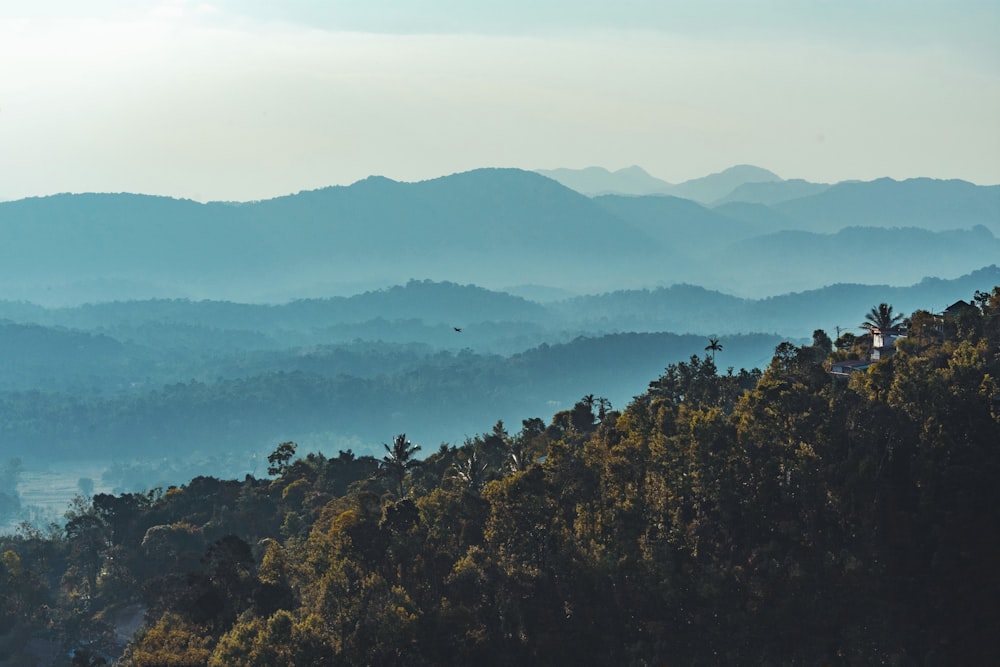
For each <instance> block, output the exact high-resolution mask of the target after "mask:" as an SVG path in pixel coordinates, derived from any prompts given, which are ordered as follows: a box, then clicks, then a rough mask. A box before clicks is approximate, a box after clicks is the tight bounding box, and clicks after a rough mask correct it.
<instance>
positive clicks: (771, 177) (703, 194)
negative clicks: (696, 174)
mask: <svg viewBox="0 0 1000 667" xmlns="http://www.w3.org/2000/svg"><path fill="white" fill-rule="evenodd" d="M780 181H781V177H780V176H778V175H777V174H775V173H774V172H772V171H768V170H767V169H762V168H761V167H755V166H753V165H749V164H741V165H737V166H735V167H730V168H729V169H725V170H723V171H720V172H718V173H715V174H709V175H708V176H703V177H701V178H695V179H691V180H690V181H684V182H683V183H678V184H677V185H675V186H674V187H672V188H671V189H670V194H672V195H674V196H675V197H684V198H685V199H692V200H694V201H696V202H699V203H702V204H711V203H713V202H716V201H719V200H720V199H722V198H723V197H725V196H726V195H728V194H729V193H731V192H733V190H736V189H737V188H739V187H741V186H743V185H745V184H747V183H770V182H780Z"/></svg>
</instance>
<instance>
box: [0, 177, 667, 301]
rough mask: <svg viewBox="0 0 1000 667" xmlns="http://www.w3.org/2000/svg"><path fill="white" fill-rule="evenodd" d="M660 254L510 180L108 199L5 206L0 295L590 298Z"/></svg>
mask: <svg viewBox="0 0 1000 667" xmlns="http://www.w3.org/2000/svg"><path fill="white" fill-rule="evenodd" d="M658 250H659V249H658V248H657V246H656V244H655V242H653V240H652V239H650V238H649V237H648V236H646V235H644V234H643V233H641V232H639V231H638V230H636V229H635V228H632V227H630V226H629V224H628V223H626V222H624V221H622V220H620V219H618V218H615V217H614V216H611V215H609V214H608V213H607V212H606V211H605V210H604V209H603V208H602V207H600V206H598V205H596V204H595V203H594V202H593V201H591V200H590V199H589V198H587V197H584V196H583V195H580V194H579V193H577V192H574V191H573V190H570V189H569V188H566V187H564V186H562V185H560V184H558V183H556V182H555V181H552V180H551V179H548V178H545V177H543V176H541V175H538V174H534V173H532V172H526V171H520V170H513V169H506V170H504V169H486V170H477V171H473V172H467V173H463V174H455V175H453V176H447V177H443V178H439V179H434V180H431V181H423V182H420V183H398V182H395V181H391V180H389V179H385V178H369V179H365V180H364V181H360V182H358V183H355V184H354V185H352V186H349V187H333V188H326V189H323V190H315V191H310V192H302V193H299V194H297V195H292V196H288V197H281V198H277V199H272V200H267V201H262V202H252V203H247V204H240V205H232V204H221V203H213V204H198V203H196V202H191V201H182V200H174V199H169V198H164V197H147V196H139V195H113V194H93V195H57V196H53V197H43V198H32V199H25V200H20V201H16V202H7V203H3V204H0V289H2V290H3V293H5V294H7V295H8V296H9V297H13V298H27V299H29V300H35V301H44V300H45V298H46V297H48V298H55V299H60V298H61V299H64V300H65V301H64V302H73V301H74V300H75V301H82V300H107V299H109V298H117V297H116V293H115V291H113V290H109V291H107V292H102V291H101V289H100V288H101V287H102V286H106V285H113V284H122V283H126V284H128V283H130V281H132V282H134V284H137V285H152V286H153V288H152V289H151V291H153V293H155V294H162V293H164V291H166V292H167V293H170V294H172V295H174V296H187V297H195V298H202V297H213V298H231V299H239V300H262V299H267V298H270V299H275V298H280V297H281V296H282V295H285V298H287V297H288V296H289V295H293V294H296V293H301V290H307V289H309V286H311V285H316V284H327V285H329V284H336V283H338V282H344V283H358V282H364V281H366V280H376V279H377V280H380V281H388V282H389V283H390V284H391V283H393V282H395V283H399V282H404V281H406V280H407V279H409V278H411V277H413V276H427V277H431V278H435V279H444V280H451V279H453V280H461V281H467V282H473V281H474V282H477V283H479V284H511V283H512V282H514V281H518V282H532V283H537V284H542V285H551V286H554V287H565V288H578V287H580V286H583V285H587V286H588V288H598V287H599V286H600V285H602V284H603V283H604V282H605V280H606V276H607V275H609V273H610V271H609V269H610V267H612V266H614V267H615V269H614V271H613V274H614V275H616V276H618V275H622V271H621V267H633V268H631V269H630V270H629V273H631V274H632V275H631V277H630V279H631V280H636V279H641V276H642V274H643V273H644V268H645V269H648V268H649V267H650V266H652V265H653V258H654V257H657V256H658ZM604 267H609V268H608V269H605V268H604ZM383 284H384V282H383ZM131 296H133V297H134V296H136V295H135V294H131Z"/></svg>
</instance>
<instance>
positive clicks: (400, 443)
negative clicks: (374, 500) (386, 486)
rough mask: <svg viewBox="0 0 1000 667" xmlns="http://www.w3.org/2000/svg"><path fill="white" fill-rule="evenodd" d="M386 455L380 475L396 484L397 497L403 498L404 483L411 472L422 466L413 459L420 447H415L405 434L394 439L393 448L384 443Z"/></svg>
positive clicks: (383, 458) (380, 467) (380, 465)
mask: <svg viewBox="0 0 1000 667" xmlns="http://www.w3.org/2000/svg"><path fill="white" fill-rule="evenodd" d="M382 446H383V447H385V451H386V455H385V456H383V457H382V462H381V463H380V464H379V474H380V475H381V476H383V477H388V478H389V479H391V480H393V481H394V482H395V486H394V489H393V490H394V491H396V497H397V498H402V497H403V481H404V480H405V479H406V476H407V475H408V474H409V473H410V471H411V470H413V469H414V468H416V467H418V466H419V465H420V461H419V460H417V459H415V458H413V456H414V454H416V453H417V452H419V451H420V445H414V444H413V443H411V442H410V441H409V440H407V439H406V434H405V433H400V434H399V435H397V436H396V437H395V438H393V439H392V446H391V447H390V446H389V445H387V444H385V443H383V444H382Z"/></svg>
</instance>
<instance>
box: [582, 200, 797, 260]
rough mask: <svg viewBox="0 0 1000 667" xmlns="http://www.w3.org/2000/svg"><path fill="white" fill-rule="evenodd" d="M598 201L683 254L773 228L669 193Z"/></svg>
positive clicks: (707, 249) (699, 252)
mask: <svg viewBox="0 0 1000 667" xmlns="http://www.w3.org/2000/svg"><path fill="white" fill-rule="evenodd" d="M594 201H595V202H596V203H597V204H598V205H600V206H601V207H603V208H604V209H605V210H606V211H608V212H609V213H611V214H613V215H615V216H616V217H618V218H620V219H622V220H626V221H628V222H629V224H630V225H632V226H633V227H636V228H637V229H639V230H641V231H642V232H643V233H644V234H647V235H648V236H650V237H651V238H653V239H655V240H656V241H657V242H659V243H660V244H661V245H663V246H664V247H665V248H670V249H671V250H673V251H674V252H675V254H680V255H681V256H682V257H684V256H694V258H697V257H700V256H702V255H704V254H708V253H709V252H710V250H711V247H712V246H713V245H714V244H715V243H716V239H726V240H727V241H735V240H738V239H746V238H750V237H753V236H757V235H759V234H763V233H767V232H769V231H771V230H772V227H770V226H768V225H762V224H757V223H755V222H753V221H750V220H740V219H736V218H733V217H729V216H726V215H720V214H719V213H717V212H715V211H712V210H711V209H708V208H705V207H704V206H702V205H701V204H698V203H696V202H693V201H691V200H690V199H682V198H680V197H673V196H669V195H647V196H644V197H625V196H621V195H605V196H602V197H595V198H594ZM775 216H776V217H780V214H775Z"/></svg>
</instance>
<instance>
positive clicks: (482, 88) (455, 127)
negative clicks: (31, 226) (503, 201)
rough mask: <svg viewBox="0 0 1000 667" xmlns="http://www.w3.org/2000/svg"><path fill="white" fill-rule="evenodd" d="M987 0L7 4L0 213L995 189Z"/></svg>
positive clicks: (2, 13) (997, 47)
mask: <svg viewBox="0 0 1000 667" xmlns="http://www.w3.org/2000/svg"><path fill="white" fill-rule="evenodd" d="M998 35H1000V3H998V2H996V1H995V0H964V1H959V0H932V1H924V0H908V1H904V0H865V1H861V0H840V1H838V2H836V3H833V2H813V1H804V0H755V1H752V2H751V1H750V0H744V1H737V0H728V1H725V0H703V1H700V2H693V1H692V0H685V1H683V2H679V1H675V0H617V1H616V2H613V3H612V2H596V1H595V0H575V1H574V2H568V1H559V0H505V1H504V2H502V3H501V2H491V3H486V2H469V1H468V0H366V1H365V2H358V1H357V0H349V1H343V0H325V1H324V0H315V1H307V0H283V1H282V2H280V3H278V2H273V1H265V0H214V1H213V0H208V1H206V2H198V1H194V0H192V1H186V0H170V1H165V0H88V2H79V0H67V1H55V0H32V1H31V2H28V1H27V0H22V1H16V0H2V1H0V200H12V199H19V198H23V197H28V196H42V195H49V194H55V193H59V192H138V193H145V194H157V195H167V196H172V197H183V198H190V199H194V200H198V201H210V200H230V201H248V200H256V199H266V198H270V197H275V196H280V195H285V194H290V193H295V192H299V191H302V190H311V189H315V188H321V187H326V186H330V185H347V184H350V183H353V182H355V181H357V180H360V179H363V178H365V177H367V176H370V175H382V176H387V177H389V178H392V179H395V180H400V181H418V180H424V179H429V178H436V177H439V176H443V175H447V174H451V173H455V172H461V171H467V170H470V169H476V168H480V167H518V168H523V169H554V168H559V167H568V168H583V167H587V166H602V167H606V168H608V169H612V170H614V169H620V168H623V167H628V166H631V165H638V166H641V167H642V168H644V169H645V170H646V171H648V172H649V173H651V174H652V175H654V176H656V177H659V178H662V179H664V180H667V181H669V182H672V183H677V182H681V181H684V180H687V179H690V178H696V177H700V176H704V175H706V174H709V173H714V172H718V171H721V170H723V169H725V168H727V167H730V166H733V165H736V164H754V165H758V166H761V167H765V168H767V169H770V170H772V171H774V172H776V173H777V174H779V175H780V176H782V177H784V178H804V179H807V180H811V181H816V182H836V181H840V180H847V179H861V180H870V179H874V178H880V177H884V176H888V177H892V178H896V179H903V178H911V177H918V176H928V177H934V178H960V179H964V180H968V181H972V182H974V183H979V184H998V183H1000V38H998V37H997V36H998Z"/></svg>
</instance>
